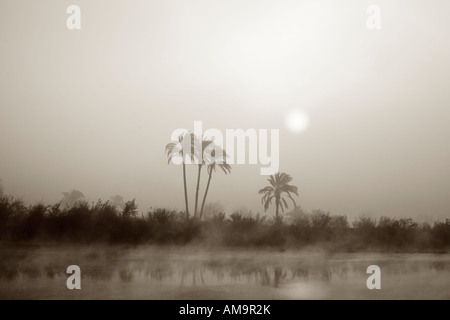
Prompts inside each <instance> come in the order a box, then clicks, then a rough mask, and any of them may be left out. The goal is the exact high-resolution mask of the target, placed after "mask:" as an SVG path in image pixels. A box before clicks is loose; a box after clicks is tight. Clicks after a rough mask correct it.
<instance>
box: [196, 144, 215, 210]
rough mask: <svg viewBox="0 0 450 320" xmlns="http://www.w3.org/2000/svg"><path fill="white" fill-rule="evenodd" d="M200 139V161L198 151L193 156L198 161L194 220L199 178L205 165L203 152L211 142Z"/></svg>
mask: <svg viewBox="0 0 450 320" xmlns="http://www.w3.org/2000/svg"><path fill="white" fill-rule="evenodd" d="M200 139H201V144H202V150H201V161H200V154H198V153H199V152H200V150H196V151H197V153H196V154H195V156H196V157H197V159H198V161H197V162H198V163H197V166H198V173H197V187H196V190H195V209H194V217H195V218H196V217H197V208H198V192H199V189H200V176H201V172H202V168H203V166H204V165H205V164H206V161H205V157H204V155H205V150H206V148H207V147H208V146H209V145H210V144H211V143H212V141H211V140H203V139H202V138H200Z"/></svg>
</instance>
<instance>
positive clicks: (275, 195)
mask: <svg viewBox="0 0 450 320" xmlns="http://www.w3.org/2000/svg"><path fill="white" fill-rule="evenodd" d="M267 181H269V183H270V186H267V187H265V188H263V189H261V190H259V192H258V193H259V194H263V197H262V199H261V203H262V204H263V205H264V211H267V209H268V208H269V206H270V205H271V204H272V200H273V199H275V208H276V209H275V219H276V220H277V221H279V208H281V211H282V212H284V208H287V207H288V204H287V202H286V199H285V198H284V197H283V196H284V195H286V196H287V197H288V198H289V199H291V200H292V202H293V203H294V207H295V206H296V203H295V200H294V198H292V195H291V194H292V193H293V194H295V195H296V196H298V191H297V187H296V186H293V185H290V184H289V182H291V181H292V177H291V176H290V175H288V174H286V173H280V172H278V173H276V174H274V175H271V176H270V178H269V179H267Z"/></svg>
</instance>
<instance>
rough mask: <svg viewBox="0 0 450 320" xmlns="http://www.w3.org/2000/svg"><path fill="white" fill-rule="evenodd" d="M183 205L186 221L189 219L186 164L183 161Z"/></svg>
mask: <svg viewBox="0 0 450 320" xmlns="http://www.w3.org/2000/svg"><path fill="white" fill-rule="evenodd" d="M183 182H184V203H185V205H186V220H187V219H189V203H188V195H187V185H186V164H185V163H184V161H183Z"/></svg>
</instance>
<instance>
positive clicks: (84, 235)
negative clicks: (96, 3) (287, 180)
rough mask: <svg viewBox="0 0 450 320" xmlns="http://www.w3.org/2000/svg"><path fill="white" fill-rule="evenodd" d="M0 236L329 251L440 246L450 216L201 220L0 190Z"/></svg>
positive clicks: (449, 235) (447, 235)
mask: <svg viewBox="0 0 450 320" xmlns="http://www.w3.org/2000/svg"><path fill="white" fill-rule="evenodd" d="M0 239H1V240H3V241H12V242H23V241H30V242H40V241H57V242H67V243H98V242H106V243H131V244H147V243H148V244H188V243H191V244H205V245H225V246H246V247H248V246H253V247H257V246H259V247H266V246H269V247H270V246H274V247H304V246H308V245H321V246H324V247H325V248H328V249H330V250H339V251H356V250H383V251H445V250H447V249H448V248H449V247H450V223H448V221H447V222H435V223H434V225H432V226H431V225H429V224H427V223H423V224H418V223H416V222H414V221H413V220H412V219H410V218H408V219H394V218H387V217H382V218H380V219H373V218H367V217H365V218H359V219H357V220H355V221H353V222H352V223H351V224H349V222H348V221H347V217H346V216H333V215H330V214H329V213H328V212H324V211H321V210H315V211H313V212H311V213H305V212H303V211H302V210H301V209H300V208H299V207H296V208H295V209H294V210H292V211H291V212H289V213H288V214H286V216H285V217H284V218H283V219H267V218H266V217H261V216H259V215H253V214H251V212H250V213H248V212H247V213H245V212H244V211H236V212H234V213H232V214H231V215H229V216H226V215H225V213H224V212H222V211H221V210H215V211H214V210H213V212H209V214H208V215H205V217H204V219H202V220H201V221H200V220H199V219H193V218H189V217H187V215H186V214H185V213H184V212H176V211H172V210H166V209H154V210H149V211H148V212H146V213H145V214H143V213H139V212H138V210H137V206H136V204H135V202H134V200H132V201H128V202H126V203H125V205H124V206H123V207H122V208H118V207H117V206H115V205H113V204H111V203H109V202H102V201H99V202H97V203H91V204H89V203H87V202H85V201H80V202H78V203H77V204H76V205H74V206H71V207H69V206H65V207H62V206H61V204H60V203H59V204H56V205H51V206H50V205H44V204H36V205H32V206H26V205H25V204H24V203H23V202H22V201H20V200H17V199H14V198H12V197H10V196H6V195H3V196H0Z"/></svg>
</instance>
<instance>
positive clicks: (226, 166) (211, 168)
mask: <svg viewBox="0 0 450 320" xmlns="http://www.w3.org/2000/svg"><path fill="white" fill-rule="evenodd" d="M208 148H213V150H212V151H211V158H212V159H210V161H209V163H210V164H208V167H207V169H208V170H207V171H208V183H207V184H206V189H205V194H204V195H203V201H202V207H201V209H200V216H199V218H200V219H201V218H202V216H203V210H204V208H205V202H206V196H207V195H208V190H209V185H210V183H211V177H212V173H213V171H216V165H217V166H219V168H220V169H221V170H222V171H223V172H224V173H225V174H228V173H231V166H230V165H229V164H227V163H226V159H227V157H228V155H227V153H226V152H225V150H223V149H222V148H220V147H219V146H217V145H216V144H214V143H213V142H211V144H210V145H209V146H208ZM216 154H222V158H221V159H220V160H221V161H219V162H217V163H216V160H215V155H216Z"/></svg>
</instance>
